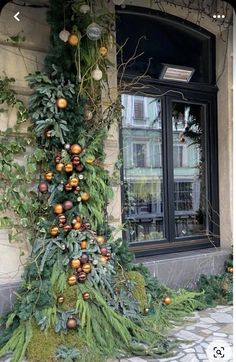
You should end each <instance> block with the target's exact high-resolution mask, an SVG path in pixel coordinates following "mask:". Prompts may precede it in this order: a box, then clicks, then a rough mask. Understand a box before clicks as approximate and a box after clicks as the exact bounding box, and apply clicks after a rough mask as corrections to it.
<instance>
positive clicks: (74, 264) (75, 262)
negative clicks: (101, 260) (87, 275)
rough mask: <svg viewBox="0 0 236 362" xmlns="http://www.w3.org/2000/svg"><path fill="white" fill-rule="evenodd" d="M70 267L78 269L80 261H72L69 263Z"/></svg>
mask: <svg viewBox="0 0 236 362" xmlns="http://www.w3.org/2000/svg"><path fill="white" fill-rule="evenodd" d="M70 265H71V267H72V268H74V269H78V268H79V267H80V260H79V259H73V260H71V263H70Z"/></svg>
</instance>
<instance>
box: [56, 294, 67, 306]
mask: <svg viewBox="0 0 236 362" xmlns="http://www.w3.org/2000/svg"><path fill="white" fill-rule="evenodd" d="M64 301H65V299H64V297H63V296H62V295H60V296H59V297H58V298H57V303H58V304H63V303H64Z"/></svg>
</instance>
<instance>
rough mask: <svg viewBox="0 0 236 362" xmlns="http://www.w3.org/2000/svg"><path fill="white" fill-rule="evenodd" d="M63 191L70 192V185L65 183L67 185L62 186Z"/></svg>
mask: <svg viewBox="0 0 236 362" xmlns="http://www.w3.org/2000/svg"><path fill="white" fill-rule="evenodd" d="M64 189H65V190H66V191H71V190H72V186H71V184H70V183H68V182H67V183H66V184H65V185H64Z"/></svg>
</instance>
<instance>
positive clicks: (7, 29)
mask: <svg viewBox="0 0 236 362" xmlns="http://www.w3.org/2000/svg"><path fill="white" fill-rule="evenodd" d="M162 3H163V4H164V1H162ZM126 4H127V5H129V4H130V5H136V6H140V7H150V1H145V0H132V1H131V0H126ZM152 8H153V9H155V8H156V9H158V7H157V6H155V5H152ZM164 8H165V11H166V12H167V13H170V14H172V15H175V16H178V17H180V18H183V19H185V18H186V17H187V18H188V21H191V22H193V23H196V21H197V13H196V12H195V11H192V12H191V13H190V14H189V13H188V11H187V10H185V9H181V8H180V7H173V6H171V5H165V6H164ZM17 11H20V22H16V20H15V19H14V18H13V15H14V14H15V13H16V12H17ZM0 20H1V21H0V57H1V61H0V74H1V75H2V74H4V73H5V74H6V75H7V76H9V77H14V78H15V79H16V83H15V86H14V87H15V90H16V92H17V93H18V95H19V98H21V99H22V100H25V101H27V97H28V96H29V94H30V90H29V89H28V87H27V84H26V81H25V79H24V78H25V76H26V75H27V74H28V73H30V72H34V71H36V70H40V69H42V67H43V60H44V57H45V53H46V51H47V47H48V43H49V32H50V29H49V26H48V25H47V23H46V11H45V9H32V8H27V7H19V6H16V5H13V4H11V3H9V4H7V5H6V6H5V7H4V9H3V11H2V14H1V18H0ZM200 25H201V26H202V27H203V28H205V29H207V30H208V31H210V32H212V33H213V34H215V35H216V39H217V44H216V70H217V78H218V77H219V76H220V78H219V81H218V83H217V85H218V87H219V92H218V134H219V199H220V229H221V247H222V248H230V246H231V244H232V223H233V220H232V200H233V197H232V192H233V191H232V161H233V152H232V150H233V144H232V135H233V123H232V122H233V101H232V100H233V94H232V93H233V92H232V89H233V87H232V85H233V84H232V82H233V77H232V64H233V55H232V54H233V49H232V44H233V41H232V27H230V28H229V29H226V30H224V31H223V32H222V33H221V29H220V28H219V26H218V25H217V22H213V21H212V20H211V19H210V18H209V17H207V16H206V17H205V18H204V19H202V20H201V24H200ZM17 34H20V35H23V36H25V41H24V42H22V43H19V44H16V43H14V42H12V41H11V40H10V37H11V36H15V35H17ZM110 56H111V58H113V60H114V59H115V49H113V51H112V52H111V55H110ZM110 84H111V86H112V89H113V91H114V92H115V90H116V73H115V72H114V70H111V79H110ZM15 119H16V117H15V112H14V111H9V113H5V114H2V113H1V114H0V129H1V130H2V131H4V130H5V129H6V128H7V127H11V126H12V125H13V124H14V122H15ZM26 129H27V127H26V126H24V127H23V128H22V134H23V135H24V133H25V132H26ZM105 147H106V153H107V160H106V164H107V167H108V169H109V170H110V171H111V172H112V170H113V166H114V163H115V162H116V160H117V156H118V154H119V141H118V127H117V126H115V125H114V126H113V127H112V129H111V131H110V134H109V138H108V140H107V142H106V145H105ZM113 190H114V199H113V201H112V202H111V203H110V205H109V210H108V213H109V218H110V222H111V223H113V224H114V225H116V226H117V228H118V232H119V225H120V224H121V196H120V186H119V182H114V184H113ZM21 248H23V249H24V251H26V252H27V247H25V246H24V245H21V246H19V245H12V244H9V242H8V238H7V230H5V231H1V233H0V286H1V285H3V284H7V283H11V282H12V283H13V282H15V281H17V280H19V278H20V274H21V263H22V261H21V260H20V249H21ZM12 260H14V263H12Z"/></svg>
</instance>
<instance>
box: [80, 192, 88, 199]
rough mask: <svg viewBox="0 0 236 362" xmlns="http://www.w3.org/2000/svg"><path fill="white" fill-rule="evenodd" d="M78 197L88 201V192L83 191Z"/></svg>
mask: <svg viewBox="0 0 236 362" xmlns="http://www.w3.org/2000/svg"><path fill="white" fill-rule="evenodd" d="M80 197H81V200H83V201H88V199H89V194H88V193H87V192H83V193H82V195H80Z"/></svg>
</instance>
